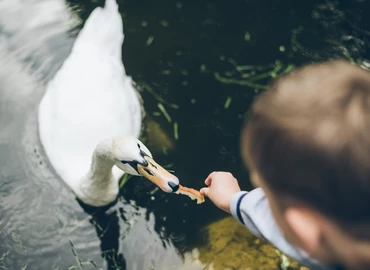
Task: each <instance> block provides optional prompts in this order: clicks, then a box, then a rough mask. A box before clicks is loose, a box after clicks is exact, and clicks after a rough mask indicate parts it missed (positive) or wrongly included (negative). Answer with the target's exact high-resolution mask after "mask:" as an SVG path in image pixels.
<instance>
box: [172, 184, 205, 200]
mask: <svg viewBox="0 0 370 270" xmlns="http://www.w3.org/2000/svg"><path fill="white" fill-rule="evenodd" d="M176 194H183V195H187V196H189V197H190V199H192V200H197V204H200V203H204V196H203V195H202V194H200V192H199V191H198V190H196V189H193V188H187V187H184V186H182V185H180V186H179V189H178V190H177V191H176Z"/></svg>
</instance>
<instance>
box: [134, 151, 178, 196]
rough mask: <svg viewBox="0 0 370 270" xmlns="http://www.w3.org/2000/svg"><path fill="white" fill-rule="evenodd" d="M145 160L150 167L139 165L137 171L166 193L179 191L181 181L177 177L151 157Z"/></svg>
mask: <svg viewBox="0 0 370 270" xmlns="http://www.w3.org/2000/svg"><path fill="white" fill-rule="evenodd" d="M144 158H145V160H146V161H147V162H148V165H147V166H143V165H141V164H138V165H137V169H138V171H139V173H140V174H141V175H142V176H144V177H145V178H147V179H148V180H150V181H152V182H153V183H154V184H155V185H157V186H158V187H160V189H162V190H163V191H164V192H168V193H171V192H176V191H177V190H178V189H179V179H178V178H177V177H176V176H174V175H173V174H172V173H170V172H168V171H167V170H166V169H164V168H163V167H162V166H161V165H159V164H158V163H157V162H155V161H154V160H153V159H152V158H151V157H148V156H145V157H144Z"/></svg>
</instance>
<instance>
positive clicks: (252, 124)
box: [242, 61, 370, 223]
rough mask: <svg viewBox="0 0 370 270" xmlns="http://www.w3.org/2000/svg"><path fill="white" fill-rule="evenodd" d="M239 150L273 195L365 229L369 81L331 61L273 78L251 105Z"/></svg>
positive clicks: (369, 180) (369, 181)
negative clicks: (360, 225) (276, 78)
mask: <svg viewBox="0 0 370 270" xmlns="http://www.w3.org/2000/svg"><path fill="white" fill-rule="evenodd" d="M242 149H243V152H246V153H247V156H248V157H249V159H248V160H249V161H250V163H251V164H248V165H250V166H251V169H252V170H256V171H257V172H258V173H259V174H260V175H261V177H262V179H263V180H264V182H265V184H266V185H267V186H268V187H269V188H270V189H271V190H272V191H273V192H275V193H276V194H277V195H279V196H287V197H290V198H293V199H296V200H298V201H301V202H303V203H306V204H308V205H310V206H312V207H314V208H316V209H318V210H319V211H321V212H322V213H324V214H326V215H329V216H330V217H332V218H335V219H338V220H340V221H343V222H345V223H347V222H359V223H362V222H365V221H366V222H370V74H369V73H368V72H367V71H365V70H363V69H361V68H360V67H356V66H354V65H351V64H349V63H346V62H343V61H332V62H328V63H324V64H315V65H310V66H307V67H304V68H301V69H298V70H296V71H293V72H292V73H290V74H288V75H286V76H284V77H282V78H280V79H278V80H277V81H276V83H274V84H273V85H272V87H271V88H270V89H269V90H267V91H266V92H264V93H262V94H261V95H260V96H258V97H257V98H256V100H255V102H254V103H253V105H252V107H251V110H250V112H249V115H248V118H247V121H246V128H245V129H244V132H243V136H242Z"/></svg>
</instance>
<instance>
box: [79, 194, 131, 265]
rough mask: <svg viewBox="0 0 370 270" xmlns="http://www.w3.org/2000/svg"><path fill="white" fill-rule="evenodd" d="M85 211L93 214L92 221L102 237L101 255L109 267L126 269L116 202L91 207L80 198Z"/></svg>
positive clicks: (97, 232)
mask: <svg viewBox="0 0 370 270" xmlns="http://www.w3.org/2000/svg"><path fill="white" fill-rule="evenodd" d="M77 201H78V203H79V204H80V206H81V207H82V208H83V209H84V211H85V212H86V213H88V214H90V215H91V219H90V220H89V221H90V223H91V224H92V225H93V226H94V227H95V230H96V234H97V236H98V237H99V239H100V248H101V256H102V257H103V259H105V260H106V263H107V269H108V270H110V269H122V270H126V269H127V268H126V260H125V257H124V255H123V253H119V239H120V225H119V219H118V210H117V209H116V208H117V205H116V202H114V203H112V204H110V205H108V206H106V207H101V208H96V207H91V206H89V205H86V204H84V203H83V202H82V201H81V200H78V199H77Z"/></svg>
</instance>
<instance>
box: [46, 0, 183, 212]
mask: <svg viewBox="0 0 370 270" xmlns="http://www.w3.org/2000/svg"><path fill="white" fill-rule="evenodd" d="M123 38H124V36H123V27H122V19H121V15H120V14H119V12H118V5H117V4H116V2H115V0H107V1H106V4H105V7H104V8H96V9H95V10H94V11H93V12H92V14H91V15H90V17H89V18H88V20H87V21H86V23H85V26H84V28H83V29H82V30H81V32H80V33H79V35H78V37H77V39H76V41H75V43H74V46H73V48H72V52H71V54H70V55H69V57H68V58H67V59H66V60H65V62H64V64H63V65H62V67H61V69H60V70H59V71H58V72H57V74H56V76H55V77H54V79H53V80H52V81H51V82H50V83H49V84H48V86H47V90H46V93H45V95H44V97H43V98H42V100H41V103H40V106H39V133H40V139H41V142H42V144H43V146H44V149H45V152H46V154H47V156H48V158H49V160H50V162H51V164H52V165H53V167H54V169H55V170H56V172H57V173H58V174H59V175H60V176H61V178H62V179H63V180H64V181H65V182H66V183H67V184H68V186H70V187H71V189H72V190H73V191H74V192H75V193H76V195H77V196H78V197H79V198H80V199H81V200H82V201H84V202H86V203H88V204H91V205H96V206H100V205H104V204H107V203H109V202H111V201H113V200H114V199H115V198H116V196H117V194H118V180H119V178H120V177H121V176H122V174H123V172H122V171H121V170H118V168H116V167H115V166H114V164H116V162H117V161H120V160H122V158H123V157H121V156H119V155H117V153H115V151H116V149H115V147H117V143H116V141H115V140H113V139H107V138H111V137H113V136H132V137H135V138H137V137H138V136H139V133H140V128H141V121H142V116H141V105H140V102H139V97H138V94H137V92H136V90H135V89H134V87H133V82H132V80H131V78H130V77H128V76H127V75H126V73H125V69H124V66H123V64H122V60H121V50H122V42H123ZM132 137H126V138H127V139H126V149H127V150H131V152H127V153H126V154H125V153H123V154H124V155H126V158H127V159H128V160H135V158H136V161H137V162H139V163H140V162H141V163H142V164H144V163H145V160H144V159H143V156H140V155H139V153H140V152H139V150H138V149H137V148H138V143H137V142H136V140H133V138H132ZM116 139H117V138H116ZM102 140H105V141H104V142H102ZM117 140H118V141H120V142H122V143H123V144H125V140H123V139H117ZM101 142H102V143H101ZM99 143H100V147H97V145H98V144H99ZM132 144H133V145H134V146H135V147H136V149H133V147H132ZM141 145H142V144H141ZM102 146H103V147H102ZM96 147H97V148H96ZM118 147H120V146H118ZM95 148H96V149H97V150H96V151H95V152H94V149H95ZM121 148H122V147H120V151H121V150H122V149H121ZM131 148H132V149H131ZM144 148H145V149H146V150H144V151H145V153H146V155H149V156H151V154H150V152H149V151H148V149H147V148H146V147H145V146H144ZM99 151H100V152H99ZM121 152H122V151H121ZM121 152H120V154H122V153H121ZM107 153H108V155H107ZM130 154H131V156H130ZM120 158H121V159H120ZM143 162H144V163H143ZM116 165H117V164H116ZM121 165H122V164H121ZM120 167H121V169H124V170H126V171H127V172H129V173H134V174H138V173H137V168H134V169H135V170H133V169H132V168H131V167H129V166H128V165H127V166H126V165H125V166H124V165H122V166H120ZM112 168H113V169H112ZM130 168H131V169H130ZM175 182H176V181H175ZM177 183H178V182H177Z"/></svg>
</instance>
